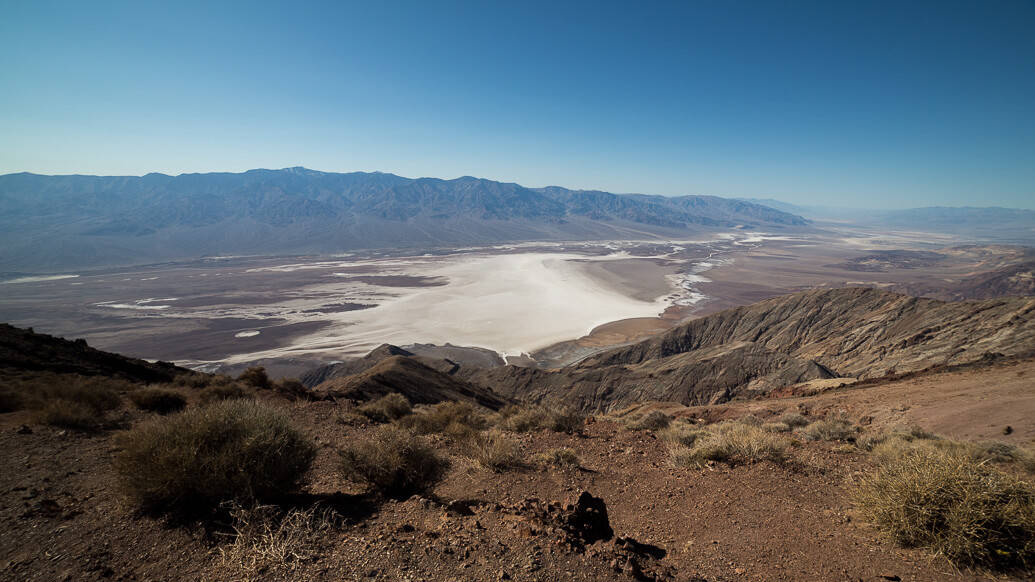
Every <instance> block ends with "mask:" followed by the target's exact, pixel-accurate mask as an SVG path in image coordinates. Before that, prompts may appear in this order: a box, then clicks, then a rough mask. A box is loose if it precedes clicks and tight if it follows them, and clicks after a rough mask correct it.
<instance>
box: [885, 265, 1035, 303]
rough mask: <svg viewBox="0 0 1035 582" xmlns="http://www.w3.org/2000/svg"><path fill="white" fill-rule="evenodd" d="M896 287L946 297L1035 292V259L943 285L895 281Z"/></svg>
mask: <svg viewBox="0 0 1035 582" xmlns="http://www.w3.org/2000/svg"><path fill="white" fill-rule="evenodd" d="M894 290H895V291H900V292H902V293H908V294H910V295H923V296H925V297H933V298H936V299H944V300H947V301H957V300H961V299H991V298H993V297H1031V296H1035V261H1026V262H1023V263H1020V264H1016V265H1010V266H1008V267H1003V268H1001V269H996V270H994V271H990V272H987V273H979V274H977V275H973V276H971V277H966V278H964V279H962V280H960V281H956V282H946V283H944V284H940V285H931V284H912V285H896V286H895V287H894Z"/></svg>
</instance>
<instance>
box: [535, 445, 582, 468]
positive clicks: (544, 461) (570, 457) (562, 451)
mask: <svg viewBox="0 0 1035 582" xmlns="http://www.w3.org/2000/svg"><path fill="white" fill-rule="evenodd" d="M532 461H533V462H535V463H536V464H538V465H546V466H553V467H578V466H579V456H578V454H577V453H576V452H575V449H570V448H567V447H564V448H558V449H550V450H549V451H546V452H545V453H538V454H536V455H533V456H532Z"/></svg>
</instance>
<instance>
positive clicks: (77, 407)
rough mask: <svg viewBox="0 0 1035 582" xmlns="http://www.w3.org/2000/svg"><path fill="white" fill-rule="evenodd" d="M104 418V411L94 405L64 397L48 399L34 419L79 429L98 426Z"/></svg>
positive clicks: (51, 424)
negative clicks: (99, 410) (98, 409)
mask: <svg viewBox="0 0 1035 582" xmlns="http://www.w3.org/2000/svg"><path fill="white" fill-rule="evenodd" d="M103 419H104V413H103V412H98V411H97V409H95V408H93V407H92V406H89V405H87V404H84V403H82V402H76V401H74V400H65V399H64V398H55V399H53V400H48V401H47V402H46V404H44V405H43V407H42V408H40V409H38V410H36V412H35V413H33V420H34V421H35V422H38V423H40V424H48V425H50V426H57V427H61V428H73V429H78V430H90V429H93V428H97V426H98V425H100V424H101V422H102V421H103Z"/></svg>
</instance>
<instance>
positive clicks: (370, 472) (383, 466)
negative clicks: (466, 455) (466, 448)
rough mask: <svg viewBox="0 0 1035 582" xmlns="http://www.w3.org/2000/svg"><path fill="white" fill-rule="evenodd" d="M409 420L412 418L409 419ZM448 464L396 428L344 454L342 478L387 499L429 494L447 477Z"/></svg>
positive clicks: (387, 428) (382, 429)
mask: <svg viewBox="0 0 1035 582" xmlns="http://www.w3.org/2000/svg"><path fill="white" fill-rule="evenodd" d="M406 418H410V417H406ZM448 468H449V461H448V460H447V459H446V458H444V457H442V456H440V455H439V454H438V453H437V452H436V451H435V450H434V449H433V448H432V447H431V446H429V445H428V444H427V443H426V442H425V441H424V439H422V438H421V437H419V436H417V435H415V434H413V433H412V432H410V431H408V430H405V429H403V428H400V427H398V426H394V425H386V426H382V427H380V428H378V429H377V431H376V432H375V433H374V435H373V436H371V437H370V438H369V439H366V440H362V441H359V442H355V443H352V444H350V445H349V446H348V447H346V448H345V449H344V450H342V451H341V466H340V469H341V474H342V476H343V477H345V478H346V479H348V480H350V481H355V482H360V483H366V484H367V485H368V486H369V487H370V488H371V489H373V490H374V491H377V492H379V493H382V494H384V495H391V496H398V495H405V494H409V493H416V492H421V491H427V490H429V489H431V488H432V487H434V486H435V484H436V483H438V482H439V481H440V480H442V478H443V477H444V476H445V474H446V470H447V469H448Z"/></svg>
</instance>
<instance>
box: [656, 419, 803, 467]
mask: <svg viewBox="0 0 1035 582" xmlns="http://www.w3.org/2000/svg"><path fill="white" fill-rule="evenodd" d="M789 447H790V441H788V440H787V439H786V438H784V437H782V436H780V435H777V434H774V433H771V432H768V431H765V430H763V429H762V428H760V427H757V426H752V425H750V424H744V423H741V422H722V423H719V424H715V425H712V426H710V427H708V429H707V431H705V433H704V434H703V435H700V436H698V437H697V438H696V439H695V440H694V444H693V446H691V447H689V448H687V447H682V446H677V447H675V448H674V449H673V451H672V462H673V463H674V464H675V465H676V466H699V465H703V464H705V463H707V462H708V461H717V462H721V463H729V464H740V463H755V462H758V461H774V462H778V463H779V462H783V461H784V460H785V459H786V457H787V449H788V448H789Z"/></svg>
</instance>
